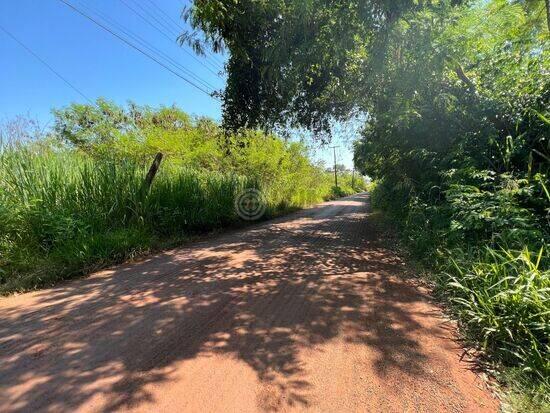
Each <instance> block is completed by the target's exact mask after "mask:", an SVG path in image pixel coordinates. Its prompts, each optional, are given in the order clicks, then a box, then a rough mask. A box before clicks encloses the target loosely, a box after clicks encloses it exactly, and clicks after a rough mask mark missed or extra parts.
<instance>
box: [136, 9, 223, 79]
mask: <svg viewBox="0 0 550 413" xmlns="http://www.w3.org/2000/svg"><path fill="white" fill-rule="evenodd" d="M135 2H136V3H137V0H135ZM147 2H148V3H150V4H151V5H152V6H153V8H154V9H155V10H157V13H158V14H157V15H158V16H160V18H161V19H162V20H163V21H164V22H166V23H167V24H168V25H170V24H172V25H173V26H174V27H176V30H175V31H174V32H175V33H176V35H179V31H180V30H185V28H184V27H183V26H182V25H181V24H180V23H178V21H176V20H174V19H173V18H172V16H170V14H168V13H166V12H165V11H164V10H163V9H162V8H161V7H160V6H159V5H158V4H157V3H156V2H154V1H153V0H147ZM204 58H205V61H206V62H207V63H208V64H210V65H211V66H212V67H213V68H214V69H216V70H223V63H221V62H219V61H218V59H217V58H216V57H215V56H214V55H210V59H211V60H209V59H208V56H207V55H206V54H204Z"/></svg>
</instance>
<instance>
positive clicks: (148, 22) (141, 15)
mask: <svg viewBox="0 0 550 413" xmlns="http://www.w3.org/2000/svg"><path fill="white" fill-rule="evenodd" d="M61 1H65V0H61ZM120 2H121V3H122V4H123V5H124V6H125V7H126V8H127V9H129V10H130V11H132V12H133V13H134V14H136V15H137V16H139V17H140V18H141V19H142V20H143V21H144V22H145V23H147V24H148V25H150V26H151V27H153V28H154V29H155V30H157V31H158V32H159V33H160V34H161V35H162V36H164V37H165V38H166V39H168V41H170V42H171V43H172V42H173V41H174V39H172V38H171V37H170V35H168V34H167V33H166V32H165V31H163V30H162V29H161V28H159V27H158V26H156V25H155V24H154V23H152V22H151V21H150V20H149V19H147V17H145V16H144V15H143V14H142V13H140V12H139V11H138V10H136V9H135V8H134V7H132V6H131V5H130V4H128V3H127V2H126V1H125V0H120ZM140 7H141V6H140ZM181 50H182V51H183V52H184V53H186V54H188V55H189V56H190V57H191V58H193V59H195V60H196V61H197V62H198V63H199V64H200V65H202V66H203V67H204V68H205V69H206V70H208V71H209V72H210V73H212V74H213V75H215V76H219V75H218V73H216V72H215V71H213V70H212V69H211V68H209V67H208V66H206V65H205V64H204V62H202V61H201V60H200V59H198V58H197V57H196V56H195V55H194V54H193V53H190V52H189V51H187V50H185V49H181Z"/></svg>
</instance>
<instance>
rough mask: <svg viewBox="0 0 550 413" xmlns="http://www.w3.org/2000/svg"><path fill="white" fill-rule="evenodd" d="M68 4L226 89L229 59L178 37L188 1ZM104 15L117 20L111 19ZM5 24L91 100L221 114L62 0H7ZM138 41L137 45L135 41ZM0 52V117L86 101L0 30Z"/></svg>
mask: <svg viewBox="0 0 550 413" xmlns="http://www.w3.org/2000/svg"><path fill="white" fill-rule="evenodd" d="M67 1H69V2H70V3H72V4H73V5H74V6H75V7H77V8H79V9H81V10H82V11H84V12H86V13H87V14H89V15H90V16H92V17H94V18H96V19H97V20H98V21H101V22H103V23H107V25H108V26H109V27H110V28H115V30H116V31H117V32H119V33H120V27H123V28H124V29H125V30H127V31H128V32H131V33H132V34H136V35H138V36H140V37H141V38H142V39H145V40H146V41H147V42H148V43H149V44H150V45H153V46H154V47H155V48H157V49H158V50H161V51H162V53H164V54H165V55H168V56H170V58H171V59H173V61H176V62H177V64H178V65H179V66H178V68H176V71H178V72H179V73H180V74H183V76H184V77H186V78H188V79H189V80H191V81H192V82H194V83H195V84H197V85H198V86H200V87H201V88H203V89H206V88H207V87H206V86H205V85H204V84H201V83H199V81H197V79H196V78H195V79H193V78H191V77H190V75H189V74H188V72H187V73H183V72H182V71H181V67H184V68H186V69H187V70H188V71H190V72H192V73H193V74H194V75H195V76H196V77H199V78H200V80H201V81H203V82H205V83H206V84H208V85H209V86H208V87H216V88H223V85H224V83H225V80H224V76H223V75H222V76H218V75H217V74H216V72H217V70H216V68H220V67H221V64H222V63H223V60H224V57H223V56H220V55H218V56H216V57H212V56H210V55H209V56H207V58H202V57H197V56H195V55H194V54H193V52H192V51H191V50H190V49H189V48H182V47H180V46H178V45H177V44H176V42H175V37H176V35H177V33H178V32H180V31H181V30H182V29H181V27H178V25H179V26H182V27H185V23H184V22H183V21H182V20H181V19H180V17H179V16H180V13H181V10H182V8H183V6H184V5H185V4H186V2H185V1H184V0H67ZM132 9H133V10H132ZM136 12H137V13H136ZM140 15H141V16H140ZM104 16H107V18H108V19H110V20H109V21H107V22H105V20H104V19H103V17H104ZM152 16H155V18H153V17H152ZM144 18H145V20H144ZM155 19H156V20H155ZM147 21H149V22H150V23H152V25H151V24H149V23H147ZM113 22H114V23H113ZM161 23H162V24H161ZM176 23H177V24H176ZM115 24H118V25H120V26H115ZM0 25H1V26H2V27H4V28H5V29H7V30H8V31H9V32H11V33H12V34H13V35H14V36H16V37H17V38H18V39H19V40H20V41H21V42H23V43H24V44H25V45H26V46H27V47H29V48H31V49H32V50H33V51H34V52H35V53H36V54H38V55H39V56H40V57H41V58H42V59H43V60H45V61H46V62H47V63H48V64H49V65H50V66H52V67H53V68H54V69H55V70H56V71H57V72H58V73H59V74H61V75H62V76H63V77H65V78H66V79H67V80H68V81H69V82H70V83H71V84H73V85H74V86H75V87H76V88H77V89H78V90H80V91H81V92H82V93H83V94H84V95H86V96H87V97H89V98H90V99H92V100H95V99H96V98H98V97H104V98H107V99H109V100H112V101H115V102H117V103H119V104H124V103H126V102H127V101H134V102H136V103H137V104H141V105H151V106H159V105H172V104H176V105H177V106H179V107H181V108H182V109H183V110H185V111H187V112H188V113H191V114H195V115H205V116H210V117H212V118H214V119H218V120H219V119H220V118H221V106H220V103H219V102H218V101H216V100H214V99H212V98H211V97H209V96H208V95H207V94H205V93H204V92H202V91H199V90H197V89H195V88H194V87H192V86H191V85H189V84H187V83H186V82H185V81H183V80H182V79H181V78H179V77H177V76H175V75H174V74H173V73H170V72H169V71H167V70H166V69H164V68H162V67H161V66H159V65H158V64H157V63H155V62H153V61H151V60H149V59H148V58H147V57H145V56H143V55H142V54H140V53H139V52H138V51H136V50H134V49H132V48H130V47H129V46H127V45H126V44H124V43H123V42H121V41H120V40H119V39H117V38H115V37H113V36H112V35H111V34H110V33H108V32H106V31H105V30H103V29H102V28H100V27H99V26H97V25H95V24H94V23H93V22H91V21H89V20H87V19H86V18H84V17H83V16H81V15H79V14H77V13H76V12H75V11H74V10H71V9H70V8H69V7H67V6H66V5H65V4H63V3H62V2H61V1H60V0H17V1H10V0H0ZM153 25H154V26H156V28H155V27H153ZM132 42H134V43H135V39H132ZM141 47H143V45H142V46H141ZM149 52H150V51H149ZM0 56H2V60H1V71H2V72H1V76H0V91H1V93H0V120H6V119H10V118H13V117H14V116H16V115H21V114H24V115H27V114H28V115H29V116H31V117H32V118H34V119H37V120H39V121H40V122H41V123H42V124H46V123H48V122H50V121H51V119H52V117H51V109H52V108H59V107H63V106H66V105H67V104H69V103H71V102H82V103H85V102H86V100H85V99H84V98H83V97H82V96H80V95H79V94H78V93H77V92H75V91H74V90H72V89H71V88H70V87H68V86H67V85H66V84H65V83H64V82H63V81H62V80H61V79H59V78H58V77H56V76H55V75H54V74H53V73H52V72H51V71H49V70H48V69H47V68H46V67H45V66H44V65H43V64H41V63H40V62H39V61H38V60H36V58H34V57H33V56H32V55H30V54H29V53H28V52H27V51H26V50H25V49H24V48H23V47H21V46H20V45H18V44H17V43H16V42H14V41H13V40H12V39H11V38H9V37H8V36H7V35H6V34H5V33H4V32H1V31H0ZM336 144H337V145H341V148H340V150H339V153H338V156H339V162H340V163H344V164H346V165H347V166H351V152H350V151H349V150H347V149H346V144H345V143H344V142H336ZM314 158H316V159H322V160H325V161H327V162H332V152H331V151H330V150H328V149H326V148H325V149H323V148H319V149H316V150H315V151H314Z"/></svg>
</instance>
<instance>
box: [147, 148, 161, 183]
mask: <svg viewBox="0 0 550 413" xmlns="http://www.w3.org/2000/svg"><path fill="white" fill-rule="evenodd" d="M162 157H163V155H162V153H161V152H159V153H157V154H156V155H155V160H154V161H153V163H152V164H151V167H150V168H149V172H147V176H146V177H145V190H147V191H148V190H149V188H151V184H152V183H153V179H155V176H156V174H157V172H158V170H159V167H160V162H161V161H162Z"/></svg>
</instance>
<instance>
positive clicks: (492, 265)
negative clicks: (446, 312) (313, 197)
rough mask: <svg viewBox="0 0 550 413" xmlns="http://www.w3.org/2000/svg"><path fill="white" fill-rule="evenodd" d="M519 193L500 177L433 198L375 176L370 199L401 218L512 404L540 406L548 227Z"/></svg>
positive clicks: (548, 396) (545, 362) (549, 356)
mask: <svg viewBox="0 0 550 413" xmlns="http://www.w3.org/2000/svg"><path fill="white" fill-rule="evenodd" d="M520 183H523V181H520ZM523 185H524V186H525V185H527V184H526V183H523ZM510 188H513V190H512V189H510ZM489 189H491V191H489ZM533 192H534V191H533ZM524 193H525V192H524V190H523V188H522V187H521V186H520V185H510V184H509V180H506V186H505V189H502V188H501V187H500V186H499V185H496V186H495V187H494V188H485V187H481V188H477V187H472V186H464V187H460V186H456V185H452V186H451V190H449V191H447V192H446V193H445V198H441V199H440V200H435V201H434V200H433V199H429V198H427V197H424V198H420V197H419V196H415V194H414V193H413V192H412V191H411V189H410V188H407V187H406V186H405V185H403V184H402V183H397V184H393V185H392V184H391V182H388V181H386V182H384V181H382V182H380V183H379V184H378V185H375V186H373V193H372V196H371V201H372V203H373V206H374V207H375V208H378V209H384V210H385V211H387V212H388V214H389V216H390V217H392V221H393V222H394V223H396V222H397V223H398V228H399V229H400V230H401V235H402V239H403V241H404V244H405V245H406V246H407V247H408V250H409V252H410V253H411V254H412V256H413V257H415V258H417V259H418V261H419V262H420V263H422V264H423V265H424V266H425V267H426V269H427V270H428V271H427V272H428V273H429V274H430V276H431V279H432V280H433V281H434V286H435V291H436V293H437V294H438V295H439V297H441V298H442V299H443V300H444V301H445V302H446V303H447V304H448V308H449V309H450V311H451V312H452V313H453V314H454V315H455V317H456V319H457V320H458V322H459V325H460V327H461V332H462V334H463V337H464V338H465V339H466V340H467V342H468V344H469V345H471V346H473V347H475V348H477V349H478V350H480V352H481V354H482V355H483V357H482V360H483V361H484V362H485V363H486V365H487V366H488V367H489V368H490V369H491V370H492V371H493V372H494V373H495V375H497V377H498V378H499V379H501V380H502V382H503V383H504V384H505V385H506V386H507V388H508V389H509V390H510V391H509V392H508V393H507V398H506V400H507V401H511V404H512V406H513V407H511V409H512V410H513V411H533V412H538V411H540V412H544V411H548V406H550V255H549V253H548V251H549V249H548V248H549V244H548V227H546V226H545V224H544V223H545V219H546V218H545V217H544V216H542V217H541V216H538V215H536V214H534V213H533V212H532V211H533V210H534V208H533V207H531V205H530V204H527V206H526V205H525V203H524V201H523V198H522V197H521V195H523V194H524ZM541 193H542V194H544V191H541ZM541 197H542V198H540V199H541V203H542V202H543V201H545V200H546V201H550V199H548V198H544V195H541ZM531 198H532V199H533V198H534V196H532V197H531ZM536 205H538V204H535V206H536ZM543 205H544V204H543Z"/></svg>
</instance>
